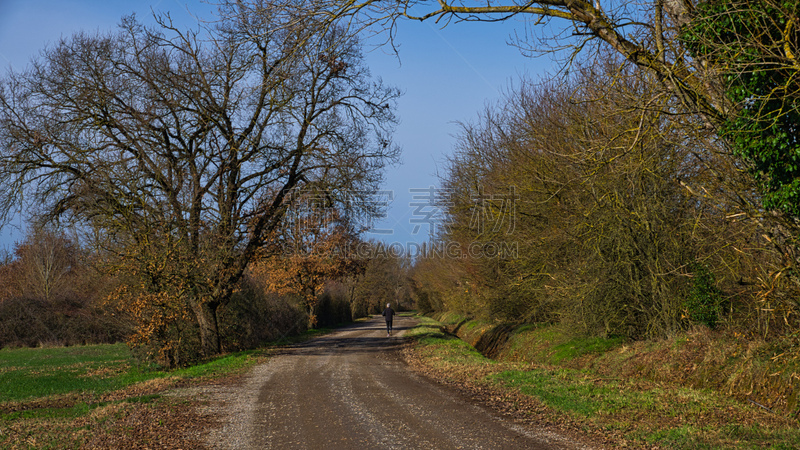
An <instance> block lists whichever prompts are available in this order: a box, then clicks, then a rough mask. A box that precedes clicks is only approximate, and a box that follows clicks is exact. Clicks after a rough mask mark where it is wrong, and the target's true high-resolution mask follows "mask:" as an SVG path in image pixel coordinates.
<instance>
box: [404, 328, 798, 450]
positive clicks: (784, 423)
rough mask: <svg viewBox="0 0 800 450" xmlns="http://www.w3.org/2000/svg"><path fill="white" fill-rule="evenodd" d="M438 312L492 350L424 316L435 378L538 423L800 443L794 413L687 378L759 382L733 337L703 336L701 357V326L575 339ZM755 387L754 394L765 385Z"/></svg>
mask: <svg viewBox="0 0 800 450" xmlns="http://www.w3.org/2000/svg"><path fill="white" fill-rule="evenodd" d="M442 320H443V321H444V322H446V324H444V325H448V324H449V326H450V327H449V328H450V329H453V328H455V327H456V324H460V327H459V330H458V331H459V335H460V336H462V337H463V338H464V339H465V340H467V341H470V342H476V343H478V342H479V346H483V347H487V348H488V349H490V350H491V351H492V352H493V354H495V358H496V359H488V358H486V357H484V356H483V355H482V354H481V353H480V352H478V351H477V350H476V349H475V347H473V346H472V345H470V344H469V343H467V342H465V341H464V340H461V339H458V338H456V337H454V336H453V335H451V334H449V333H445V332H443V331H442V330H443V327H444V325H443V324H442V323H441V322H437V321H434V320H432V319H429V318H423V319H422V322H421V323H420V325H419V326H418V327H417V328H415V329H413V330H411V331H410V333H409V335H410V336H412V337H413V338H414V339H415V341H416V345H415V346H414V354H415V357H414V359H415V361H416V363H415V364H420V365H422V366H423V369H422V370H425V371H427V372H429V373H430V374H431V375H433V376H435V377H437V378H439V379H444V380H449V381H452V382H456V383H459V384H466V385H468V386H469V388H470V389H471V390H473V391H476V392H482V391H487V390H488V391H489V392H490V394H484V396H486V395H489V396H490V398H498V397H503V398H505V400H506V401H505V403H506V404H509V405H511V407H512V408H514V407H515V406H514V405H516V407H518V408H519V410H518V411H517V414H522V415H525V414H529V415H532V416H537V417H535V418H534V420H536V421H538V422H540V423H541V422H547V423H550V424H559V425H561V426H565V427H566V428H567V429H581V430H583V431H585V432H588V433H590V434H595V435H596V436H597V435H602V436H605V437H606V438H608V439H610V441H611V442H614V443H615V444H610V445H612V446H613V445H620V444H621V443H625V444H628V445H632V446H638V447H644V448H651V447H653V446H660V447H662V448H669V449H701V448H709V449H716V448H775V449H796V448H800V424H798V422H797V420H795V419H796V418H792V417H789V416H790V414H786V413H777V412H770V411H767V410H765V409H763V408H762V407H760V406H756V405H755V404H754V403H752V402H750V401H748V400H747V398H738V399H737V398H735V397H737V395H735V394H732V395H726V393H723V392H720V390H719V389H711V388H708V387H705V388H704V387H687V386H689V385H691V384H695V385H698V383H697V382H694V383H693V380H694V379H695V378H697V379H698V380H699V379H701V378H703V377H704V376H705V377H707V376H720V375H722V373H723V372H726V373H728V372H730V373H732V374H733V376H731V377H729V378H728V379H725V380H716V381H713V380H710V381H708V382H707V384H708V385H709V386H711V385H714V386H716V387H717V388H719V387H723V388H724V387H725V386H734V387H735V386H739V387H742V384H746V383H757V382H758V381H757V380H755V379H754V378H753V377H752V376H751V375H748V374H749V373H750V371H748V370H745V369H742V368H743V367H751V368H753V367H755V368H756V369H754V370H753V372H754V373H760V372H759V370H761V368H760V366H759V364H760V363H759V362H758V361H750V362H747V363H746V364H745V363H742V359H743V356H742V355H740V354H737V353H736V351H735V349H734V348H733V347H735V345H733V344H730V343H729V344H720V345H721V348H722V349H723V350H719V349H717V351H714V348H713V343H706V344H708V345H709V346H710V348H706V349H705V350H704V356H703V357H702V358H697V357H695V358H691V357H688V356H687V349H688V350H690V351H689V352H688V354H690V355H695V356H697V354H698V352H699V350H698V349H699V348H700V345H699V344H698V343H697V342H695V341H702V340H703V339H710V338H708V337H705V338H704V337H703V333H702V332H696V333H694V334H692V333H689V334H687V335H684V336H681V337H678V338H676V339H675V340H672V341H664V342H658V343H654V342H651V343H641V344H635V345H626V344H625V343H624V342H622V341H621V340H619V339H574V338H570V337H569V335H568V333H563V332H560V331H559V329H558V328H557V327H532V326H528V327H523V328H517V329H514V330H511V331H509V330H508V329H506V331H507V332H506V333H505V335H504V336H491V333H487V331H490V330H491V329H493V328H497V327H496V326H491V325H489V324H485V323H480V322H475V321H468V322H463V321H462V318H458V317H453V316H450V317H446V318H443V319H442ZM487 335H488V339H487ZM481 339H483V341H482V342H480V341H481ZM726 345H729V346H732V348H728V347H726ZM726 352H727V353H728V358H729V359H730V360H731V361H728V362H727V363H721V362H720V361H716V360H715V359H714V357H710V356H709V355H714V354H719V353H726ZM753 353H754V354H755V353H758V352H753ZM750 356H751V357H752V358H751V359H758V357H754V356H753V355H750ZM761 358H762V359H766V361H769V360H770V358H768V357H765V356H764V355H762V356H761ZM702 361H705V363H703V362H702ZM732 361H733V362H732ZM736 361H738V362H739V363H738V364H736V363H735V362H736ZM765 364H766V363H765ZM684 365H688V367H685V366H684ZM736 367H738V368H739V369H738V370H739V372H738V373H736V372H735V370H736V369H735V368H736ZM726 368H727V369H726ZM677 374H683V375H680V376H678V375H677ZM703 374H705V375H703ZM768 375H774V374H768ZM788 375H789V378H790V380H791V374H788ZM737 376H738V378H739V379H738V381H737ZM695 381H697V380H695ZM737 383H738V384H737ZM700 384H702V383H700ZM750 387H751V389H750V391H751V393H752V392H764V391H763V389H762V390H759V389H758V388H755V387H753V386H750ZM738 397H741V396H738ZM520 404H525V405H526V406H525V407H524V408H523V407H520V406H519V405H520ZM762 405H763V404H762ZM598 430H599V431H598Z"/></svg>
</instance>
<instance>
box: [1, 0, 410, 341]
mask: <svg viewBox="0 0 800 450" xmlns="http://www.w3.org/2000/svg"><path fill="white" fill-rule="evenodd" d="M220 17H221V20H219V21H218V22H216V23H213V24H210V25H207V26H202V27H200V28H198V29H196V30H185V31H183V30H180V29H178V28H177V27H176V26H174V25H173V24H172V22H171V21H170V18H169V16H160V17H157V26H155V27H146V26H144V25H142V24H141V23H140V22H138V21H137V20H136V19H135V18H134V17H126V18H124V19H123V20H122V22H121V25H120V27H119V30H118V31H117V32H114V33H110V34H96V35H90V34H87V33H79V34H76V35H74V36H72V37H70V38H66V39H62V40H61V41H60V42H58V43H57V44H55V45H54V46H52V47H50V48H48V49H45V50H44V51H43V52H42V54H41V56H40V58H39V59H38V60H36V61H35V62H34V63H33V64H32V65H31V67H29V68H28V69H26V70H25V71H23V72H19V73H14V72H11V73H9V74H8V75H7V76H6V77H5V78H4V79H3V80H2V83H0V185H1V186H2V192H3V195H2V202H1V203H2V205H4V206H5V207H6V209H5V211H8V208H9V207H12V206H13V205H14V204H16V203H18V202H20V201H22V200H25V199H27V200H29V201H31V202H32V203H35V205H37V206H38V209H37V212H38V217H39V218H40V219H41V220H43V221H46V220H56V219H72V220H75V221H77V222H80V223H82V224H84V225H87V226H89V227H91V228H92V229H94V230H97V233H96V235H97V236H98V239H99V241H100V242H99V244H100V245H101V247H102V249H103V250H105V251H107V252H108V253H107V254H108V255H109V257H110V258H111V259H112V260H113V261H117V264H118V265H117V267H119V268H122V269H125V271H126V272H127V273H129V274H132V275H135V276H136V277H138V278H139V279H140V280H141V284H142V286H143V293H142V295H143V297H142V298H156V297H162V296H163V295H167V296H171V297H174V298H179V299H182V301H185V302H186V304H188V306H189V307H190V309H191V311H192V312H193V316H194V319H195V320H196V323H197V326H198V328H199V330H200V331H199V332H200V337H201V341H202V351H203V353H204V354H206V355H211V354H215V353H218V352H220V351H221V348H220V336H219V328H218V325H217V310H218V308H219V307H220V306H221V305H224V304H226V302H228V301H229V299H230V297H231V294H232V292H233V291H234V289H235V287H236V283H237V281H238V280H239V279H240V278H241V277H242V275H243V273H244V271H245V269H246V267H247V266H248V264H249V262H250V261H251V260H252V258H253V256H254V255H255V254H256V253H257V251H258V250H259V249H260V248H262V247H263V245H264V243H265V242H266V239H267V238H268V236H270V235H271V234H272V233H273V232H274V231H275V230H276V228H277V227H279V226H280V224H281V220H282V218H283V216H284V213H285V211H286V210H287V208H289V207H290V206H291V202H292V199H294V198H297V197H298V196H297V195H290V194H291V193H293V192H297V191H302V190H304V189H307V188H310V187H313V188H314V189H318V190H325V191H327V192H331V193H334V194H333V195H337V193H339V194H342V193H344V191H349V195H353V193H358V192H368V191H369V190H371V189H375V188H376V186H377V184H378V183H379V182H380V180H381V177H382V169H383V168H384V166H385V165H386V164H387V163H389V162H391V161H392V160H393V159H394V158H396V155H397V149H396V147H395V146H393V145H392V143H391V140H390V132H391V131H392V127H393V125H394V122H395V118H394V115H393V110H394V109H393V106H394V101H395V100H396V98H397V97H398V91H397V90H395V89H391V88H387V87H385V86H383V85H382V83H381V82H380V80H377V81H375V80H373V79H372V78H371V77H370V74H369V71H368V70H367V68H366V67H365V66H364V65H363V59H362V54H361V51H360V46H359V43H358V41H357V40H356V38H355V37H354V36H353V34H351V33H349V32H348V31H347V30H346V29H345V28H342V27H338V26H335V25H331V24H330V23H327V22H322V23H321V22H320V21H318V20H317V18H316V17H315V16H314V15H313V14H309V12H308V11H307V10H303V9H300V8H294V7H293V6H292V5H289V4H282V3H274V4H273V3H269V2H257V4H247V5H243V4H242V2H236V1H224V2H222V4H221V6H220Z"/></svg>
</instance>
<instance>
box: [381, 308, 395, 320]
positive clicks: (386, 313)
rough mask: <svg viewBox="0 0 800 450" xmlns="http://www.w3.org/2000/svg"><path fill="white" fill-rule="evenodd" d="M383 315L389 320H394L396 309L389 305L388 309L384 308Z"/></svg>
mask: <svg viewBox="0 0 800 450" xmlns="http://www.w3.org/2000/svg"><path fill="white" fill-rule="evenodd" d="M383 317H384V318H385V319H386V321H387V322H389V321H391V320H392V317H394V310H393V309H392V307H391V306H388V307H387V308H386V309H384V310H383Z"/></svg>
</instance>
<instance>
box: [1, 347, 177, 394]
mask: <svg viewBox="0 0 800 450" xmlns="http://www.w3.org/2000/svg"><path fill="white" fill-rule="evenodd" d="M164 376H166V373H164V372H159V371H152V370H147V369H146V368H142V367H139V366H137V365H136V364H135V362H134V360H133V359H132V357H131V355H130V351H129V350H128V347H127V346H125V345H124V344H115V345H90V346H78V347H66V348H19V349H2V350H0V386H3V389H2V390H0V402H8V401H21V400H26V399H30V398H35V397H48V396H55V395H62V394H68V393H75V392H82V393H95V394H101V393H105V392H109V391H113V390H116V389H120V388H122V387H125V386H128V385H131V384H134V383H137V382H140V381H144V380H147V379H152V378H158V377H164Z"/></svg>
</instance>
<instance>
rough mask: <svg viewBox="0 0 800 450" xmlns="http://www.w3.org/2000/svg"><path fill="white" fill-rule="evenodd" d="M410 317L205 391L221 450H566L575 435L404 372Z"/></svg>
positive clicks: (355, 330)
mask: <svg viewBox="0 0 800 450" xmlns="http://www.w3.org/2000/svg"><path fill="white" fill-rule="evenodd" d="M411 326H413V321H412V319H409V318H403V317H398V318H396V319H395V335H394V336H392V337H387V336H386V330H385V327H384V324H383V321H382V320H381V319H380V318H375V319H372V320H370V321H368V322H364V323H359V324H355V325H352V326H349V327H346V328H343V329H341V330H338V331H336V332H334V333H332V334H329V335H326V336H323V337H320V338H316V339H314V340H311V341H308V342H306V343H303V344H300V345H297V346H294V347H290V348H288V349H287V351H286V352H284V353H282V354H280V355H277V356H274V357H272V358H270V360H269V361H268V362H266V363H265V364H262V365H259V366H257V367H255V368H254V369H253V371H252V372H251V373H250V374H249V375H248V376H247V377H246V378H245V380H244V381H243V382H242V383H239V384H237V385H228V386H216V387H211V388H210V389H207V390H205V391H204V392H203V393H202V394H201V393H197V394H196V395H202V397H203V398H205V399H206V400H208V402H207V404H208V406H207V408H208V409H207V410H206V411H205V413H206V414H214V415H216V416H217V417H218V418H219V419H220V420H221V423H222V424H221V426H220V427H218V428H216V429H214V430H210V432H209V433H208V434H207V443H208V445H209V446H210V447H212V448H219V449H256V448H257V449H262V448H263V449H268V448H276V449H284V448H313V449H326V448H336V449H368V448H386V449H400V448H414V449H451V448H452V449H456V448H470V449H481V448H487V449H489V448H491V449H503V448H507V449H520V448H530V449H563V448H569V449H574V448H586V447H584V446H582V445H581V444H579V443H576V442H574V441H571V440H570V439H569V438H566V437H562V436H559V435H557V434H555V433H551V432H547V431H545V430H541V429H533V428H530V427H523V426H521V425H518V424H514V423H512V422H509V421H507V420H504V419H502V418H500V417H499V416H497V415H496V414H494V413H492V412H491V411H489V410H488V409H485V408H483V407H481V406H476V405H474V404H472V403H470V401H469V400H468V399H465V398H463V397H462V396H461V395H460V394H458V393H457V392H454V391H452V390H450V389H447V388H445V387H442V386H440V385H438V384H436V383H433V382H431V381H429V380H427V379H425V378H422V377H419V376H417V375H415V374H414V373H412V372H411V371H410V370H408V367H407V366H406V364H405V363H404V362H403V360H402V357H401V356H400V352H399V349H400V347H401V345H402V342H403V339H402V336H403V334H404V332H405V330H406V329H408V328H410V327H411Z"/></svg>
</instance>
